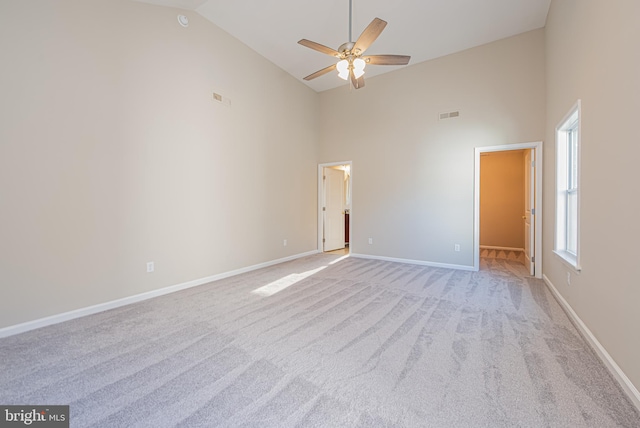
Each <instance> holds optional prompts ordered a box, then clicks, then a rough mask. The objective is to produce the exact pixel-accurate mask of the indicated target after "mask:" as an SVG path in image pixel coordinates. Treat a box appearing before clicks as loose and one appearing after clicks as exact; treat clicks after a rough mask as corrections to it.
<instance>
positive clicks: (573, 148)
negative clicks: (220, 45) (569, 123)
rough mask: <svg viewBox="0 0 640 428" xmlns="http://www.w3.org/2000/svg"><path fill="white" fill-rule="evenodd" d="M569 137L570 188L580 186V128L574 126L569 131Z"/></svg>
mask: <svg viewBox="0 0 640 428" xmlns="http://www.w3.org/2000/svg"><path fill="white" fill-rule="evenodd" d="M567 134H568V135H567V137H568V149H569V156H568V168H569V183H568V184H569V185H568V188H569V189H577V188H578V129H577V128H573V129H571V130H570V131H569V132H568V133H567Z"/></svg>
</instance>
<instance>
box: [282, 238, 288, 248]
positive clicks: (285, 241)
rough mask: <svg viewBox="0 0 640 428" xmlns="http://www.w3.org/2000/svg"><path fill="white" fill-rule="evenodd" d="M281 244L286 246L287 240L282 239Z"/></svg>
mask: <svg viewBox="0 0 640 428" xmlns="http://www.w3.org/2000/svg"><path fill="white" fill-rule="evenodd" d="M282 246H283V247H286V246H287V240H286V239H285V240H284V241H282Z"/></svg>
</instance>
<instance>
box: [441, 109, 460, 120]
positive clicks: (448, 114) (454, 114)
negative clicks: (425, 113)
mask: <svg viewBox="0 0 640 428" xmlns="http://www.w3.org/2000/svg"><path fill="white" fill-rule="evenodd" d="M458 116H460V112H459V111H449V112H446V113H440V120H444V119H451V118H454V117H458Z"/></svg>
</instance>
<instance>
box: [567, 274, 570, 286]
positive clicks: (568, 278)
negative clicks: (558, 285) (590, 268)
mask: <svg viewBox="0 0 640 428" xmlns="http://www.w3.org/2000/svg"><path fill="white" fill-rule="evenodd" d="M567 285H571V272H567Z"/></svg>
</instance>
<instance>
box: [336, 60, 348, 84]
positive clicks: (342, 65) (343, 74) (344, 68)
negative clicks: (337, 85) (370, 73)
mask: <svg viewBox="0 0 640 428" xmlns="http://www.w3.org/2000/svg"><path fill="white" fill-rule="evenodd" d="M336 70H338V77H340V78H341V79H343V80H347V79H349V61H347V60H346V59H343V60H342V61H338V63H337V64H336Z"/></svg>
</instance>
